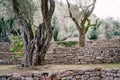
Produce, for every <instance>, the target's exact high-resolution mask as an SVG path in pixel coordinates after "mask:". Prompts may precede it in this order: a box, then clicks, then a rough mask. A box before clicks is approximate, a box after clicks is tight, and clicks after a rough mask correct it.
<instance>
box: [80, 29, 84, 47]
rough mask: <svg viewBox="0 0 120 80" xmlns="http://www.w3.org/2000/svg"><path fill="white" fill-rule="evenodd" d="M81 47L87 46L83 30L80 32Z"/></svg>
mask: <svg viewBox="0 0 120 80" xmlns="http://www.w3.org/2000/svg"><path fill="white" fill-rule="evenodd" d="M79 46H80V47H84V46H85V33H84V30H83V29H81V30H80V34H79Z"/></svg>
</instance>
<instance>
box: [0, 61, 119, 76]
mask: <svg viewBox="0 0 120 80" xmlns="http://www.w3.org/2000/svg"><path fill="white" fill-rule="evenodd" d="M94 68H105V69H109V68H120V63H115V64H86V65H45V66H36V67H31V68H19V66H18V65H0V74H6V73H14V72H16V73H21V72H26V71H51V72H60V71H65V70H75V69H77V70H79V69H94Z"/></svg>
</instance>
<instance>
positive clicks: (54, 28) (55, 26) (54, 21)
mask: <svg viewBox="0 0 120 80" xmlns="http://www.w3.org/2000/svg"><path fill="white" fill-rule="evenodd" d="M52 32H53V38H54V41H58V33H59V27H58V21H57V17H56V16H54V17H53V19H52Z"/></svg>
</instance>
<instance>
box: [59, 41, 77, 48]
mask: <svg viewBox="0 0 120 80" xmlns="http://www.w3.org/2000/svg"><path fill="white" fill-rule="evenodd" d="M76 44H78V41H58V42H57V45H63V46H65V47H73V46H75V45H76Z"/></svg>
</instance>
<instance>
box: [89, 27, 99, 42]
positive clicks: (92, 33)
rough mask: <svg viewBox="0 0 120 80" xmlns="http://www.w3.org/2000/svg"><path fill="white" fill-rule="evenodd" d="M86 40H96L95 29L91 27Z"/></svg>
mask: <svg viewBox="0 0 120 80" xmlns="http://www.w3.org/2000/svg"><path fill="white" fill-rule="evenodd" d="M88 38H89V39H90V40H95V39H97V38H98V32H97V28H96V27H94V26H93V27H92V28H91V32H90V35H89V36H88Z"/></svg>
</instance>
